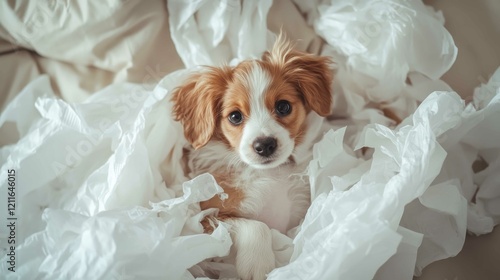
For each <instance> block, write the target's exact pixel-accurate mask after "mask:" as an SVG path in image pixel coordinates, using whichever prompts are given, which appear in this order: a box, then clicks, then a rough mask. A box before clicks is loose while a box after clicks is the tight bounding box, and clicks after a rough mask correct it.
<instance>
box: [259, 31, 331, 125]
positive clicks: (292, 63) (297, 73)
mask: <svg viewBox="0 0 500 280" xmlns="http://www.w3.org/2000/svg"><path fill="white" fill-rule="evenodd" d="M262 59H263V60H264V61H268V62H270V63H271V64H273V65H274V67H275V68H278V69H279V70H280V71H283V72H282V73H283V75H284V77H285V78H286V80H288V81H290V82H292V83H294V84H295V87H296V89H297V91H299V92H300V93H301V94H302V95H303V97H304V99H305V102H306V104H307V105H308V106H309V108H310V109H312V110H313V111H315V112H316V113H318V115H320V116H323V117H325V116H328V115H329V114H330V112H331V108H332V102H333V98H332V89H331V87H332V81H333V74H332V69H330V65H331V64H332V61H331V60H330V59H329V58H328V57H324V56H316V55H312V54H307V53H303V52H300V51H297V50H294V49H293V46H292V45H291V44H290V43H289V42H288V41H287V40H286V39H285V38H284V36H283V35H282V34H280V35H279V37H278V39H277V40H276V43H275V44H274V47H273V49H272V50H271V52H266V53H264V55H263V57H262Z"/></svg>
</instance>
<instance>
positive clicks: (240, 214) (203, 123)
mask: <svg viewBox="0 0 500 280" xmlns="http://www.w3.org/2000/svg"><path fill="white" fill-rule="evenodd" d="M330 63H331V61H330V60H329V59H328V58H326V57H318V56H314V55H310V54H305V53H302V52H299V51H296V50H293V48H292V46H291V44H290V43H289V42H287V41H286V40H285V39H283V38H282V37H281V36H280V37H279V38H278V40H277V41H276V43H275V45H274V47H273V48H272V50H271V51H270V52H265V53H264V54H263V56H262V59H261V60H248V61H243V62H241V63H240V64H239V65H237V66H236V67H233V68H232V67H228V66H224V67H220V68H215V67H206V69H205V70H204V71H202V72H201V73H197V74H195V75H193V76H192V77H190V78H189V79H188V80H187V81H186V82H185V83H184V84H183V85H182V86H180V87H179V88H177V89H176V90H175V91H174V92H173V96H172V102H173V103H174V104H173V105H174V106H173V114H174V117H175V119H176V120H177V121H180V122H181V123H182V125H183V127H184V135H185V137H186V139H187V140H188V141H189V142H190V143H191V145H192V147H189V148H188V150H187V162H188V169H189V170H190V174H189V177H191V178H193V177H195V176H197V175H199V174H202V173H205V172H209V173H211V174H212V175H213V176H214V177H215V178H216V180H217V182H218V184H219V185H220V186H221V187H222V188H223V189H224V192H225V193H226V194H227V195H225V196H215V197H213V198H212V199H210V200H208V201H204V202H202V203H201V204H200V206H201V209H202V210H204V209H209V208H217V209H218V214H217V216H216V217H206V218H205V220H203V221H202V224H203V226H204V229H205V232H211V231H213V229H214V227H215V226H216V224H217V222H218V221H224V222H225V223H227V224H230V225H231V237H232V239H233V247H232V251H235V258H236V259H235V265H236V270H237V272H238V274H239V276H240V277H241V278H242V279H264V278H265V277H266V274H267V273H269V272H270V271H271V270H272V269H274V268H275V258H274V254H273V250H272V246H271V245H272V244H271V241H272V240H271V232H270V230H269V228H274V229H276V230H279V231H280V232H282V233H286V232H287V231H288V230H289V229H291V228H293V227H296V226H297V225H298V224H299V223H300V221H301V219H303V217H304V216H305V213H306V211H307V208H308V207H309V205H310V189H309V185H308V184H307V183H306V182H305V181H303V180H301V179H300V178H299V177H298V176H292V175H294V174H298V173H303V172H304V169H305V167H306V165H307V161H304V160H303V159H301V158H297V156H299V154H298V153H297V151H298V150H299V149H300V148H301V145H303V144H304V143H303V142H304V139H305V138H306V137H307V136H306V135H307V133H308V129H309V125H310V124H309V121H308V119H309V118H308V117H309V116H310V115H311V114H315V115H316V117H318V115H319V116H322V117H324V116H327V115H329V114H330V110H331V107H332V94H331V84H332V70H331V69H330ZM318 118H319V117H318ZM309 145H310V143H309ZM297 162H303V163H302V164H298V163H297Z"/></svg>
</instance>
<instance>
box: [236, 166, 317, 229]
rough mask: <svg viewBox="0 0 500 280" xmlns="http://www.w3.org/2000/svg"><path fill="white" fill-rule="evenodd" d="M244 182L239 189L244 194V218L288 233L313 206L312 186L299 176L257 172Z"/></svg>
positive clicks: (242, 210) (241, 208) (242, 202)
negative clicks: (311, 203)
mask: <svg viewBox="0 0 500 280" xmlns="http://www.w3.org/2000/svg"><path fill="white" fill-rule="evenodd" d="M247 178H248V179H244V180H241V181H240V183H239V184H237V186H236V187H237V188H239V189H241V190H242V191H243V193H244V195H243V199H242V200H241V203H240V206H239V209H240V211H241V215H242V216H243V217H246V218H250V219H255V220H259V221H262V222H264V223H266V224H267V225H268V226H269V227H270V228H274V229H276V230H279V231H281V232H283V233H286V231H288V230H289V229H290V228H293V227H295V226H297V225H298V224H299V222H300V220H301V219H302V218H303V216H304V215H305V212H306V211H307V208H308V206H309V200H310V195H309V185H308V184H307V183H306V182H304V181H302V180H301V179H300V177H298V176H294V175H292V176H290V173H288V174H279V173H278V172H274V174H273V173H272V172H261V171H259V172H255V173H254V174H253V176H248V177H247Z"/></svg>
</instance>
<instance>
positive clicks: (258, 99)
mask: <svg viewBox="0 0 500 280" xmlns="http://www.w3.org/2000/svg"><path fill="white" fill-rule="evenodd" d="M271 81H272V78H271V77H269V74H268V73H266V72H265V71H264V69H262V68H261V67H259V65H258V64H256V63H255V64H254V65H253V68H252V70H251V71H250V73H248V75H247V76H246V77H245V87H246V88H247V89H248V92H249V94H250V116H249V117H248V120H247V121H246V123H245V127H244V128H243V135H242V137H241V142H240V146H239V154H240V156H241V159H242V160H243V161H244V162H245V163H247V164H249V165H250V166H252V167H254V168H273V167H276V166H278V165H281V164H283V163H284V162H285V161H287V159H288V158H289V156H290V154H291V153H292V151H293V147H294V140H293V139H291V138H290V133H289V132H288V130H287V129H286V128H284V127H282V126H281V125H280V124H279V123H278V122H277V121H276V120H274V118H273V117H272V115H271V112H269V110H268V108H266V106H265V94H266V92H267V89H268V87H269V85H270V84H271ZM259 137H273V138H276V140H277V143H278V148H277V150H276V151H275V152H274V154H273V155H272V156H271V157H269V158H266V159H264V158H262V157H260V156H259V155H257V154H256V153H255V152H254V149H253V142H254V141H255V140H256V139H257V138H259ZM265 160H271V162H269V163H264V161H265Z"/></svg>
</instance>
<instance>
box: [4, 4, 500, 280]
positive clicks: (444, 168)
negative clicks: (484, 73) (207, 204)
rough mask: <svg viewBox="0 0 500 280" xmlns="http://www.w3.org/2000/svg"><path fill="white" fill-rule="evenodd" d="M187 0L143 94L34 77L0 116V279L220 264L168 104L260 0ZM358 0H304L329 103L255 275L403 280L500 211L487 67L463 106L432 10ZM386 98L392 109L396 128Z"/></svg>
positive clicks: (174, 275) (250, 41) (255, 37)
mask: <svg viewBox="0 0 500 280" xmlns="http://www.w3.org/2000/svg"><path fill="white" fill-rule="evenodd" d="M250 2H251V3H250ZM186 3H187V2H185V1H181V0H176V1H168V9H169V13H170V14H171V17H170V23H169V24H170V32H171V35H172V39H173V41H174V43H175V45H176V48H177V51H178V53H179V55H180V56H181V59H182V60H183V62H184V63H185V65H187V66H188V67H189V69H187V70H182V71H177V72H174V73H171V74H168V75H166V76H165V77H164V78H163V79H162V80H161V81H160V82H159V83H158V84H157V85H156V87H155V88H154V90H151V89H149V88H148V87H146V86H145V85H142V84H114V85H111V86H109V87H107V88H106V89H104V90H101V91H99V92H96V93H95V94H94V95H92V97H91V98H89V99H87V100H86V101H85V102H84V103H80V104H73V103H68V102H65V101H62V100H60V99H57V98H56V97H55V94H54V92H53V90H52V88H51V84H50V82H49V80H48V78H47V77H40V78H37V79H35V80H34V81H32V82H31V83H30V84H29V85H28V86H27V87H26V88H24V89H23V91H22V92H21V93H20V94H19V95H18V96H17V97H16V98H15V99H14V100H13V101H12V102H11V103H10V104H9V105H8V106H7V108H6V109H5V110H4V112H3V113H2V115H1V116H0V133H1V134H2V135H6V134H9V135H14V136H15V137H14V138H18V139H19V140H18V141H11V143H10V144H9V145H6V146H4V147H2V148H1V150H0V152H1V153H0V156H1V162H2V166H1V171H0V174H7V170H11V169H14V170H15V171H16V190H15V192H16V196H15V197H16V206H17V207H16V212H15V215H14V216H15V217H16V218H17V220H16V222H17V227H16V236H15V237H16V244H15V246H16V248H15V252H16V254H17V260H18V262H17V263H16V266H15V270H16V273H15V274H14V273H9V272H8V268H9V267H11V264H10V263H9V262H8V261H9V256H8V255H7V252H8V251H9V250H10V248H9V247H8V246H7V242H6V241H7V240H8V237H9V232H8V231H7V232H5V229H4V228H2V236H1V240H2V242H1V244H2V250H4V251H5V253H4V251H2V255H1V256H2V259H1V263H0V268H1V270H2V272H5V273H2V274H5V275H7V277H8V278H9V279H16V278H17V277H21V278H22V279H68V278H73V279H114V278H117V279H127V277H130V278H133V277H136V278H139V279H193V278H194V276H200V277H202V276H213V275H217V274H219V275H220V276H221V277H234V276H235V274H234V267H232V265H231V264H221V263H217V262H210V261H204V262H202V261H203V260H205V259H210V258H214V257H220V256H224V255H225V254H227V253H228V250H229V248H230V246H231V240H230V238H229V234H228V230H230V229H229V228H228V226H226V225H224V224H222V225H221V226H219V227H218V228H217V229H216V230H215V231H214V233H212V234H211V235H207V234H203V233H202V231H203V230H202V227H201V225H200V224H199V221H200V220H201V219H202V218H203V216H204V215H207V214H208V212H210V211H205V212H200V208H199V205H198V202H199V201H202V200H206V199H208V198H210V197H212V196H213V195H217V194H219V193H220V192H221V191H222V190H221V188H220V187H219V186H217V184H216V182H215V181H214V179H213V177H212V176H211V175H209V174H204V175H201V176H199V177H197V178H195V179H193V180H191V181H188V182H185V181H186V180H187V178H185V176H184V174H182V172H181V167H180V159H181V155H182V153H181V150H182V146H183V145H184V144H185V139H184V137H183V135H182V130H181V127H180V125H179V124H178V123H176V122H174V121H173V120H172V118H171V115H170V104H169V102H168V100H169V94H170V93H171V91H172V89H173V88H175V87H176V86H177V85H178V84H179V83H180V82H182V80H183V79H184V78H185V77H186V75H188V74H189V73H190V72H192V71H195V70H196V67H195V66H196V65H198V64H215V65H216V64H218V63H221V62H223V61H227V62H229V63H232V64H234V63H237V62H238V61H240V60H242V59H246V58H255V57H258V56H259V54H260V53H261V52H262V51H264V50H265V49H266V47H267V46H269V45H270V44H271V43H272V40H273V35H272V34H271V32H270V31H268V30H267V28H266V26H265V24H264V23H263V19H265V18H266V17H267V13H268V10H269V7H270V2H268V1H259V2H258V3H257V2H255V3H254V2H253V1H244V4H243V5H241V4H240V1H223V2H221V4H219V3H218V2H213V1H205V2H198V3H197V4H196V5H188V4H186ZM371 3H372V2H371V1H359V2H357V3H356V4H352V3H351V1H332V2H331V3H330V2H329V1H324V2H323V3H322V4H320V5H321V6H320V9H319V10H318V11H319V12H311V11H316V10H315V9H311V8H310V7H307V6H306V5H304V6H303V7H302V8H303V12H304V13H306V14H307V17H308V20H309V21H310V22H311V23H313V24H314V28H315V31H316V32H317V33H318V34H319V35H321V36H322V37H323V38H324V39H325V40H326V41H327V42H328V45H327V46H326V47H325V48H324V50H323V54H325V55H331V56H333V57H334V59H335V61H336V62H337V65H336V69H335V71H336V73H337V75H336V81H335V84H334V94H335V105H334V106H335V107H334V116H332V118H330V119H329V121H328V125H329V127H330V128H331V130H329V131H328V132H327V133H326V134H325V135H324V137H323V139H322V140H321V141H320V142H318V143H317V144H316V145H315V146H314V148H313V156H314V157H313V160H312V161H311V162H310V164H309V167H308V169H307V170H304V174H305V175H307V177H305V178H308V180H309V182H310V183H311V191H312V194H313V201H312V205H311V208H310V209H309V211H308V213H307V216H306V218H305V219H304V221H303V223H302V226H301V228H300V230H299V231H298V232H291V233H290V234H289V236H285V235H282V234H280V233H278V232H277V231H274V230H273V231H272V232H273V236H274V238H273V249H274V251H275V254H276V256H277V263H276V265H277V266H278V267H279V268H277V269H275V270H274V271H272V272H271V274H270V275H269V278H270V279H290V278H293V277H295V278H298V279H372V278H377V279H411V277H412V276H413V274H414V273H416V274H418V273H420V271H421V269H422V268H423V267H425V266H426V265H427V264H429V263H431V262H433V261H436V260H439V259H442V258H446V257H449V256H453V255H455V254H457V253H458V252H459V251H460V250H461V248H462V246H463V242H464V239H465V233H466V231H467V230H468V231H470V232H473V233H476V234H483V233H487V232H490V231H491V230H492V228H493V226H494V225H496V224H498V223H499V222H500V189H499V188H498V182H499V180H500V173H499V172H498V170H499V168H500V154H499V153H500V125H498V120H499V119H500V94H499V93H500V70H499V71H497V72H496V73H495V75H494V76H493V77H492V78H491V80H490V82H489V83H488V84H486V85H483V86H481V87H480V88H478V89H477V90H476V92H475V93H474V96H473V101H472V102H471V103H470V104H465V102H464V101H463V100H462V99H461V98H460V97H459V96H458V95H457V94H455V93H453V92H451V89H450V88H449V87H448V86H447V85H446V84H445V83H444V82H442V81H440V80H439V78H440V76H441V75H442V74H443V73H445V72H446V71H447V70H448V69H449V67H450V66H451V65H452V63H453V61H454V59H455V57H456V48H455V47H454V43H453V40H452V38H451V36H450V35H449V34H448V32H447V31H446V30H445V29H444V28H443V26H442V23H443V19H442V17H441V16H440V14H439V13H436V12H434V11H432V10H431V9H429V8H428V7H425V6H423V5H422V4H421V3H419V2H418V1H411V2H407V1H386V2H377V5H373V4H371ZM311 5H312V4H311ZM315 5H319V4H318V3H316V4H315ZM172 15H175V16H172ZM350 19H355V20H356V24H354V25H353V24H350V25H349V28H348V27H347V26H346V24H347V23H348V22H349V20H350ZM389 19H390V20H389ZM377 30H378V31H377ZM188 31H189V32H188ZM377 32H378V33H377ZM382 32H383V34H384V36H380V34H381V33H382ZM376 33H377V34H376ZM370 34H372V35H370ZM373 34H376V35H373ZM194 54H195V55H194ZM443 90H445V91H443ZM383 109H391V110H393V111H394V112H396V114H397V115H398V116H400V117H401V118H404V121H403V122H402V123H401V124H400V125H398V126H397V127H394V123H393V122H392V121H391V120H390V119H388V118H386V117H385V116H384V115H383V114H382V113H381V112H382V110H383ZM346 126H347V127H346ZM360 147H371V148H373V150H371V152H369V153H368V154H367V155H363V154H361V153H360V152H359V149H358V148H360ZM473 165H474V166H480V167H476V170H473ZM7 189H8V179H7V177H6V176H3V177H2V178H0V192H1V193H7V192H8V191H7ZM0 208H2V209H7V201H6V200H2V201H1V202H0ZM0 213H1V216H0V218H1V219H2V220H3V221H5V220H7V216H6V215H7V213H6V212H5V211H2V212H0ZM4 244H5V245H4ZM200 262H201V263H200ZM193 275H194V276H193Z"/></svg>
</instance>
